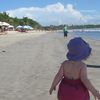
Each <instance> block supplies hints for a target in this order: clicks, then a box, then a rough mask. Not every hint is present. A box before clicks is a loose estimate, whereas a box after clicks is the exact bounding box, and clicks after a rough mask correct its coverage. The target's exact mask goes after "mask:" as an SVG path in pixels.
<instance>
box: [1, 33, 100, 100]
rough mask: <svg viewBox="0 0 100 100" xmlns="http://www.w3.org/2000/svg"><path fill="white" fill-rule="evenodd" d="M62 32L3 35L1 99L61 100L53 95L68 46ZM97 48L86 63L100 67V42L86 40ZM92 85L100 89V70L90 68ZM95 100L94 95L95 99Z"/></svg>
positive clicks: (69, 36) (94, 48) (69, 37)
mask: <svg viewBox="0 0 100 100" xmlns="http://www.w3.org/2000/svg"><path fill="white" fill-rule="evenodd" d="M71 38H73V36H71V35H68V38H67V39H66V38H64V37H63V34H59V32H45V31H44V32H42V31H31V32H28V33H20V32H13V31H12V32H8V34H6V35H1V36H0V100H57V96H56V93H57V91H55V92H53V94H52V95H49V92H48V91H49V88H50V86H51V83H52V80H53V78H54V76H55V74H56V72H57V70H58V69H59V66H60V65H61V63H62V62H63V61H64V60H66V52H67V43H68V41H69V40H70V39H71ZM85 40H86V41H88V42H89V44H90V45H91V47H92V48H93V52H92V54H91V57H89V59H88V60H87V61H85V62H86V64H90V65H100V55H99V54H100V52H99V50H100V41H98V40H92V39H89V38H85ZM88 73H89V74H88V75H89V78H90V80H91V82H92V83H93V84H94V86H96V88H97V89H99V90H100V78H99V75H100V70H99V68H91V67H89V68H88ZM91 100H94V99H93V96H91Z"/></svg>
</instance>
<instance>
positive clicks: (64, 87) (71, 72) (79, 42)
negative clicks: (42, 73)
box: [49, 37, 100, 100]
mask: <svg viewBox="0 0 100 100" xmlns="http://www.w3.org/2000/svg"><path fill="white" fill-rule="evenodd" d="M67 47H68V53H67V55H66V56H67V59H68V60H65V61H64V62H63V63H62V64H61V67H60V69H59V71H58V73H57V74H56V76H55V78H54V80H53V83H52V85H51V88H50V90H49V93H50V95H51V94H52V92H53V90H55V89H56V86H57V85H58V84H59V89H58V100H90V95H89V91H90V92H91V93H92V94H93V96H94V97H95V100H96V98H97V99H100V93H99V91H98V90H97V89H96V88H95V87H94V86H93V85H92V83H91V82H90V80H89V79H88V76H87V66H86V64H85V63H83V60H86V59H87V58H88V57H89V56H90V54H91V51H92V49H91V47H90V45H89V44H88V43H87V42H85V41H84V40H83V39H82V38H81V37H76V38H73V39H71V40H70V41H69V43H68V45H67Z"/></svg>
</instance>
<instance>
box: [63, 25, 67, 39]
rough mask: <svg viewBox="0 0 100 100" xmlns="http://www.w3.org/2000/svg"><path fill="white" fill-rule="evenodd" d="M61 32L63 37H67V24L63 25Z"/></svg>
mask: <svg viewBox="0 0 100 100" xmlns="http://www.w3.org/2000/svg"><path fill="white" fill-rule="evenodd" d="M63 32H64V37H65V38H67V34H68V28H67V26H66V25H64V29H63Z"/></svg>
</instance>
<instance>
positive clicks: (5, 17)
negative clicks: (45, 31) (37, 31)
mask: <svg viewBox="0 0 100 100" xmlns="http://www.w3.org/2000/svg"><path fill="white" fill-rule="evenodd" d="M0 21H2V22H7V23H9V24H11V25H13V26H14V27H16V26H18V25H30V26H32V27H33V28H38V27H40V26H41V25H40V24H39V23H38V22H37V21H34V20H32V19H30V18H28V17H23V18H17V17H15V18H13V17H10V16H9V14H7V13H6V12H3V13H0Z"/></svg>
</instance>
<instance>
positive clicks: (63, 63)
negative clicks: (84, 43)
mask: <svg viewBox="0 0 100 100" xmlns="http://www.w3.org/2000/svg"><path fill="white" fill-rule="evenodd" d="M68 62H69V61H68V60H65V61H63V62H62V63H61V64H62V65H65V64H67V63H68Z"/></svg>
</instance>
